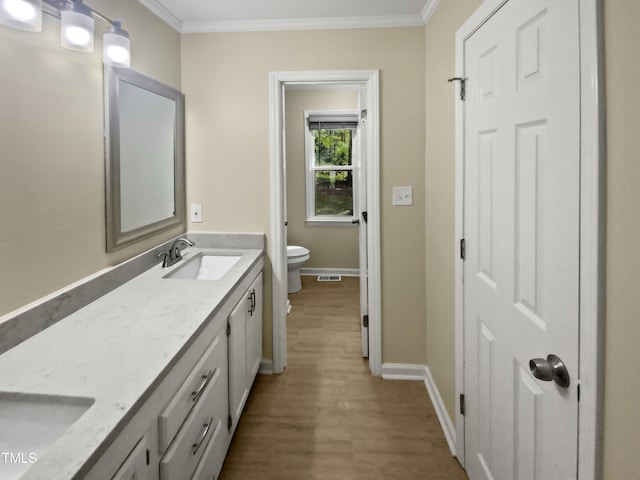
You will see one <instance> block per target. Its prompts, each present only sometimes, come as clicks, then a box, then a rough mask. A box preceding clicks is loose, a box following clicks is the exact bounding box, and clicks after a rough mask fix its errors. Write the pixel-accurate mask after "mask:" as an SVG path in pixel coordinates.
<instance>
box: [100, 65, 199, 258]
mask: <svg viewBox="0 0 640 480" xmlns="http://www.w3.org/2000/svg"><path fill="white" fill-rule="evenodd" d="M104 75H105V76H104V78H105V89H104V91H105V160H106V221H107V222H106V223H107V251H108V252H112V251H114V250H117V249H119V248H122V247H124V246H126V245H130V244H131V243H134V242H136V241H138V240H141V239H143V238H147V237H150V236H152V235H155V234H157V233H160V232H162V231H165V230H169V229H171V228H174V227H177V226H179V225H181V224H184V222H185V203H186V201H185V186H184V172H185V166H184V95H183V94H182V93H181V92H179V91H178V90H175V89H173V88H171V87H168V86H166V85H163V84H162V83H160V82H158V81H156V80H154V79H152V78H149V77H146V76H145V75H142V74H141V73H138V72H135V71H133V70H130V69H123V68H116V67H105V71H104Z"/></svg>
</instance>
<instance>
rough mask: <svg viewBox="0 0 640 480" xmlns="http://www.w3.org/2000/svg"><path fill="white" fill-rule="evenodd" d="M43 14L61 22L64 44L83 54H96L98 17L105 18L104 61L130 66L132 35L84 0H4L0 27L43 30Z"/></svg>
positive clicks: (62, 43) (1, 6) (0, 1)
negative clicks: (0, 25) (95, 42)
mask: <svg viewBox="0 0 640 480" xmlns="http://www.w3.org/2000/svg"><path fill="white" fill-rule="evenodd" d="M43 4H44V5H46V7H45V8H43ZM43 12H44V13H46V14H48V15H51V16H53V17H57V18H59V19H60V44H61V45H62V46H63V47H65V48H69V49H71V50H76V51H79V52H93V39H94V23H95V17H98V18H100V19H102V20H103V21H105V22H106V23H108V24H109V26H108V27H107V29H106V31H105V33H104V36H103V56H102V61H103V62H104V63H105V64H107V65H111V66H115V67H121V68H128V67H129V65H130V52H131V49H130V45H131V42H130V40H129V33H128V32H127V31H126V30H123V29H122V25H121V23H120V22H119V21H114V20H110V19H109V18H107V17H105V16H104V15H102V14H101V13H99V12H97V11H95V10H93V9H92V8H91V7H89V6H87V5H85V4H84V3H83V1H82V0H0V24H4V25H7V26H9V27H12V28H16V29H19V30H26V31H30V32H40V31H42V13H43Z"/></svg>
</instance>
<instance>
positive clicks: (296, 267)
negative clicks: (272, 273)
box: [287, 245, 310, 293]
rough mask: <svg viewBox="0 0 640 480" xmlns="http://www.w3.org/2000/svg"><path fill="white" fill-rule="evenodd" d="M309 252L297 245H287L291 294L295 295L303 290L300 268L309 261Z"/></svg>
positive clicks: (289, 289)
mask: <svg viewBox="0 0 640 480" xmlns="http://www.w3.org/2000/svg"><path fill="white" fill-rule="evenodd" d="M309 256H310V255H309V250H308V249H306V248H304V247H298V246H296V245H287V270H288V272H287V279H288V281H287V283H288V285H289V288H288V289H287V290H288V292H289V293H295V292H299V291H300V290H302V282H301V281H300V267H302V265H304V264H305V263H306V262H307V260H309Z"/></svg>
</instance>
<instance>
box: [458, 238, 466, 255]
mask: <svg viewBox="0 0 640 480" xmlns="http://www.w3.org/2000/svg"><path fill="white" fill-rule="evenodd" d="M460 258H461V259H462V260H465V259H466V258H467V242H466V241H465V239H464V238H461V239H460Z"/></svg>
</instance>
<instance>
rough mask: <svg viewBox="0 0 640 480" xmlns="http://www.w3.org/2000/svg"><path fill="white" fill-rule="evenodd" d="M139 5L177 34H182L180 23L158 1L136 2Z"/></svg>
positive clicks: (145, 0)
mask: <svg viewBox="0 0 640 480" xmlns="http://www.w3.org/2000/svg"><path fill="white" fill-rule="evenodd" d="M138 2H139V3H141V4H142V5H144V6H145V7H147V8H148V9H149V10H151V11H152V12H153V13H155V14H156V15H157V16H158V17H160V19H162V20H164V21H165V22H166V23H167V24H168V25H169V26H170V27H172V28H173V29H174V30H176V31H177V32H182V22H181V21H180V19H179V18H178V17H176V16H175V15H174V14H173V13H171V12H170V11H169V10H168V9H167V8H166V7H165V6H164V5H162V4H161V3H160V2H158V0H138Z"/></svg>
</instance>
